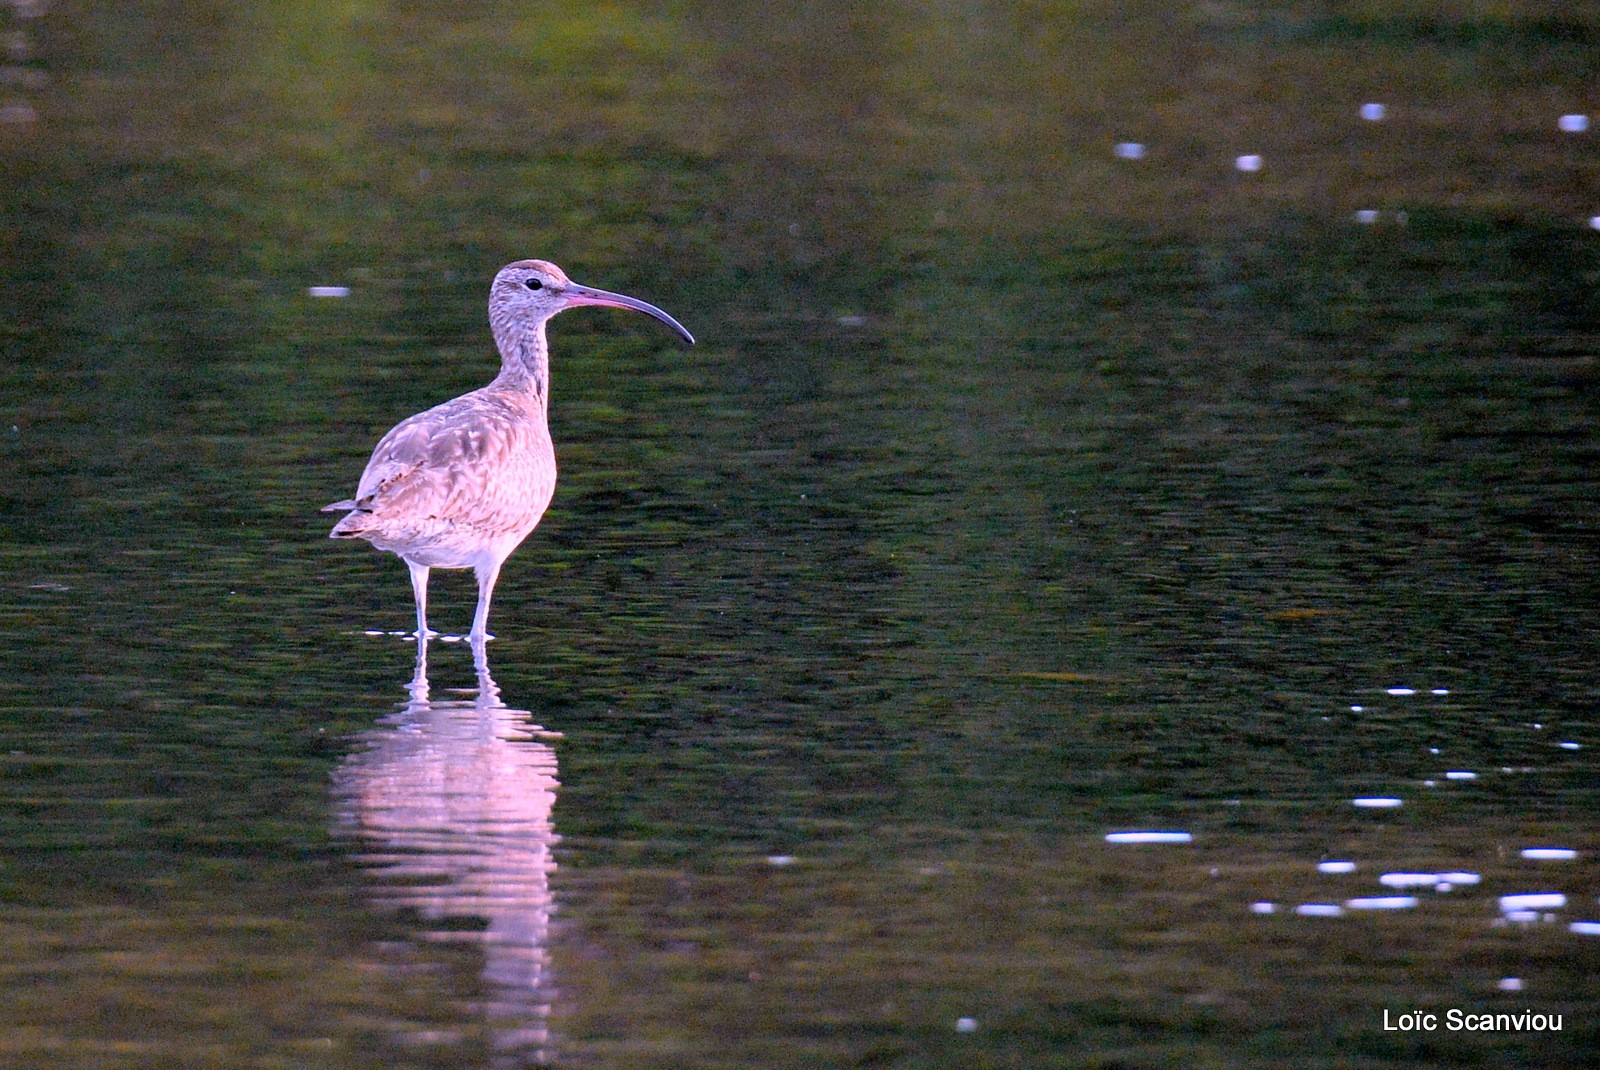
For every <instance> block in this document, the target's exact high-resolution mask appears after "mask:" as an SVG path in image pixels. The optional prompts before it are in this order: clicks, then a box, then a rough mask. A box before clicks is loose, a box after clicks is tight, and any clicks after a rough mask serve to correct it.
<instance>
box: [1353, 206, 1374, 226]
mask: <svg viewBox="0 0 1600 1070" xmlns="http://www.w3.org/2000/svg"><path fill="white" fill-rule="evenodd" d="M1377 221H1378V213H1377V212H1376V211H1375V210H1373V209H1371V208H1363V209H1361V211H1359V212H1357V213H1356V222H1357V223H1376V222H1377Z"/></svg>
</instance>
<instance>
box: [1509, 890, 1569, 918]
mask: <svg viewBox="0 0 1600 1070" xmlns="http://www.w3.org/2000/svg"><path fill="white" fill-rule="evenodd" d="M1566 905H1567V897H1566V896H1564V895H1562V894H1561V893H1560V892H1521V893H1519V894H1517V895H1502V896H1501V897H1500V909H1501V910H1502V911H1504V912H1505V913H1507V914H1510V913H1512V912H1514V911H1538V910H1553V909H1556V908H1559V907H1564V906H1566Z"/></svg>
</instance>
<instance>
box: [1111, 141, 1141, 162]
mask: <svg viewBox="0 0 1600 1070" xmlns="http://www.w3.org/2000/svg"><path fill="white" fill-rule="evenodd" d="M1112 151H1113V152H1115V153H1116V154H1117V158H1118V159H1121V160H1142V159H1144V153H1145V147H1144V146H1143V145H1141V144H1140V143H1139V142H1137V141H1119V142H1117V145H1116V148H1114V149H1113V150H1112Z"/></svg>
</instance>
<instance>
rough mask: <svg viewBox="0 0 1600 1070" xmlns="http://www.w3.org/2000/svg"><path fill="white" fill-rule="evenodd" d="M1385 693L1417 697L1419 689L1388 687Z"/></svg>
mask: <svg viewBox="0 0 1600 1070" xmlns="http://www.w3.org/2000/svg"><path fill="white" fill-rule="evenodd" d="M1384 693H1385V694H1390V695H1415V694H1416V693H1417V689H1416V688H1414V687H1388V688H1385V689H1384Z"/></svg>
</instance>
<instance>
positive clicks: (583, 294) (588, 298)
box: [566, 283, 694, 345]
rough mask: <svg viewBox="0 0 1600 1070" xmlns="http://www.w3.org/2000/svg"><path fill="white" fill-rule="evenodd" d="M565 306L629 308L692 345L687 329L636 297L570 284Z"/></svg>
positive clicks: (692, 336)
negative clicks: (652, 318)
mask: <svg viewBox="0 0 1600 1070" xmlns="http://www.w3.org/2000/svg"><path fill="white" fill-rule="evenodd" d="M566 299H567V304H568V305H569V306H570V305H606V306H608V307H610V308H631V309H633V310H634V311H635V312H643V313H644V314H645V315H647V316H654V317H655V318H656V319H658V320H660V321H661V322H662V323H665V324H666V325H667V326H668V327H671V328H672V329H673V330H674V331H676V332H677V333H678V337H679V338H682V339H683V340H684V341H685V342H688V343H689V344H690V345H694V335H692V334H690V333H689V331H688V329H687V328H686V327H684V325H683V324H681V323H679V322H678V321H677V320H675V319H673V318H672V317H671V316H669V315H667V314H666V313H665V312H663V311H661V310H660V309H659V308H657V307H656V306H655V305H652V304H650V303H649V302H648V301H641V300H639V299H638V298H637V297H627V296H625V295H623V294H614V293H611V292H610V291H609V290H596V289H595V288H594V287H592V286H579V285H578V284H577V283H570V284H568V286H567V292H566Z"/></svg>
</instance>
